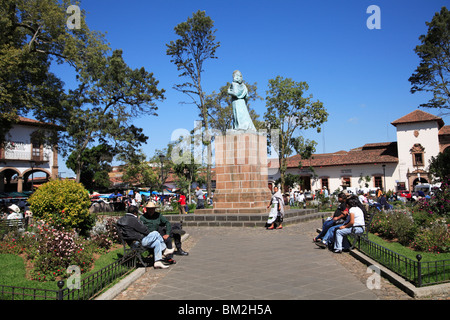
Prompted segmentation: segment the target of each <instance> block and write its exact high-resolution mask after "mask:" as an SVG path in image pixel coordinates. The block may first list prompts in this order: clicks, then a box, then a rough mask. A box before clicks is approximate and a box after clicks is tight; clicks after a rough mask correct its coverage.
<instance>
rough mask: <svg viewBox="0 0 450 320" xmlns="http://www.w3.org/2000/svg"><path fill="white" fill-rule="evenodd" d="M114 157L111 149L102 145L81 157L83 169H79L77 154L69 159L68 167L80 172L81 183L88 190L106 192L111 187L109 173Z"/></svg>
mask: <svg viewBox="0 0 450 320" xmlns="http://www.w3.org/2000/svg"><path fill="white" fill-rule="evenodd" d="M113 157H114V154H113V150H112V149H111V147H110V146H108V145H104V144H100V145H98V146H95V147H92V148H86V149H85V150H84V151H83V153H82V155H81V158H82V164H83V167H82V168H81V169H79V168H77V166H78V161H77V155H76V154H75V153H72V154H71V155H70V156H69V157H68V159H67V161H66V165H67V168H69V169H71V170H73V171H74V172H78V171H79V172H80V182H81V183H82V184H83V185H84V187H85V188H86V189H88V190H92V189H100V190H104V189H107V188H109V187H110V185H111V182H110V180H109V175H108V173H109V172H110V171H111V161H112V160H113Z"/></svg>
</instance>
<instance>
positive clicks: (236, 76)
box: [233, 70, 243, 83]
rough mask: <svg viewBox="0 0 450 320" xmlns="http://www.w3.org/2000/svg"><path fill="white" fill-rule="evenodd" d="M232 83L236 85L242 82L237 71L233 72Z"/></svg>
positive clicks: (240, 75) (240, 74)
mask: <svg viewBox="0 0 450 320" xmlns="http://www.w3.org/2000/svg"><path fill="white" fill-rule="evenodd" d="M233 81H235V82H237V83H242V81H243V78H242V73H241V72H240V71H239V70H235V71H234V72H233Z"/></svg>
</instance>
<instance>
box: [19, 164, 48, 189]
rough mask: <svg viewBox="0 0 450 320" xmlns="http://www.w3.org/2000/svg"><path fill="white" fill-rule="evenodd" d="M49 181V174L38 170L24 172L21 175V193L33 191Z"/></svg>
mask: <svg viewBox="0 0 450 320" xmlns="http://www.w3.org/2000/svg"><path fill="white" fill-rule="evenodd" d="M49 180H50V174H49V173H48V172H46V171H44V170H41V169H39V168H36V169H33V170H31V169H30V170H28V171H25V172H24V173H23V191H33V189H35V188H36V187H39V186H40V185H42V184H43V183H46V182H48V181H49Z"/></svg>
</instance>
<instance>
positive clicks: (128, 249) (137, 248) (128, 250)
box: [114, 224, 154, 267]
mask: <svg viewBox="0 0 450 320" xmlns="http://www.w3.org/2000/svg"><path fill="white" fill-rule="evenodd" d="M114 227H115V228H116V231H117V235H118V236H119V239H120V242H121V243H122V245H123V256H124V258H125V257H128V256H130V255H136V257H137V258H138V259H139V262H140V263H141V264H142V265H143V266H144V267H147V266H148V265H149V264H147V263H145V262H144V257H143V254H144V253H145V252H149V254H151V255H152V257H154V254H153V253H154V252H153V249H152V248H147V247H144V246H143V245H142V242H141V241H139V240H135V241H133V244H132V245H131V246H129V245H128V244H127V242H126V241H125V239H124V238H123V236H122V229H121V228H120V226H119V225H118V224H114Z"/></svg>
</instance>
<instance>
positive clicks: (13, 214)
mask: <svg viewBox="0 0 450 320" xmlns="http://www.w3.org/2000/svg"><path fill="white" fill-rule="evenodd" d="M8 212H9V214H8V217H7V219H23V215H22V213H20V208H19V207H18V206H17V205H16V204H12V205H10V206H9V207H8Z"/></svg>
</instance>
